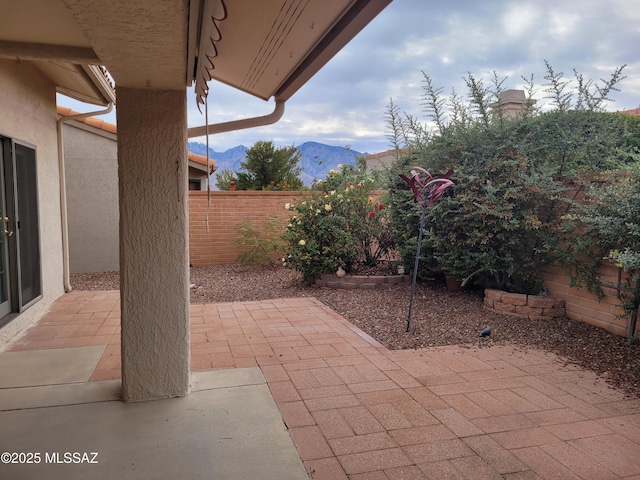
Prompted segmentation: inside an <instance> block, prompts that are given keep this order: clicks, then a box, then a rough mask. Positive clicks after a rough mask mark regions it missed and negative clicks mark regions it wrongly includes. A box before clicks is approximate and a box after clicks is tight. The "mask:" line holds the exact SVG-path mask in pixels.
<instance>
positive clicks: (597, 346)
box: [71, 265, 640, 398]
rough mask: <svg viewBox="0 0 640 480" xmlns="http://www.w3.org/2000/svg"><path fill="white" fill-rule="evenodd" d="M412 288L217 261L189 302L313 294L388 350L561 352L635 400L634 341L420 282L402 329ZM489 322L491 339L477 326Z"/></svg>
mask: <svg viewBox="0 0 640 480" xmlns="http://www.w3.org/2000/svg"><path fill="white" fill-rule="evenodd" d="M71 283H72V286H73V287H74V288H75V289H77V290H110V289H118V288H119V277H118V273H117V272H108V273H100V274H82V275H72V277H71ZM410 290H411V289H410V285H409V284H403V285H395V286H391V287H387V288H383V289H378V290H330V289H324V288H317V287H315V286H308V285H306V284H305V283H304V282H303V281H302V277H301V276H300V275H299V274H298V273H296V272H293V271H291V270H288V269H285V268H282V267H246V266H241V265H220V266H215V267H202V268H192V269H191V303H195V304H199V303H212V302H238V301H249V300H267V299H271V298H290V297H315V298H317V299H318V300H320V301H321V302H323V303H324V304H325V305H327V306H329V307H331V308H332V309H333V310H335V311H336V312H338V313H340V314H341V315H342V316H344V317H345V318H346V319H347V320H349V321H350V322H352V323H353V324H354V325H357V326H358V327H359V328H361V329H362V330H364V331H365V332H367V333H368V334H369V335H371V336H372V337H374V338H375V339H376V340H378V341H379V342H380V343H382V344H384V345H386V346H387V347H388V348H390V349H409V348H420V347H430V346H441V345H470V346H481V347H484V346H490V345H495V344H512V345H513V344H515V345H518V346H521V347H523V348H526V347H535V348H541V349H544V350H547V351H551V352H554V353H556V354H559V355H561V356H563V357H564V358H565V359H566V361H567V362H568V363H575V364H577V365H580V366H583V367H585V368H588V369H590V370H592V371H594V372H596V373H598V374H599V375H601V376H602V377H603V378H605V379H606V380H607V381H608V382H609V383H610V384H611V385H613V386H614V387H617V388H620V389H622V390H623V391H625V392H626V393H627V394H629V395H630V396H633V397H636V398H640V342H638V341H636V342H634V343H633V344H632V345H629V344H628V343H627V339H626V338H624V337H621V336H618V335H613V334H611V333H609V332H607V331H605V330H603V329H600V328H596V327H593V326H590V325H587V324H583V323H580V322H575V321H572V320H569V319H565V318H563V319H558V320H554V321H549V322H531V321H527V320H522V319H519V318H515V317H510V316H507V315H500V314H496V313H493V312H489V311H486V310H484V309H483V307H482V292H479V291H466V292H457V293H450V292H448V291H447V289H446V288H445V286H444V283H443V282H442V281H434V282H431V283H425V284H419V285H418V286H417V288H416V295H415V298H414V304H413V313H412V328H411V331H410V332H409V333H406V332H405V330H406V322H407V312H408V304H409V295H410ZM487 326H490V327H491V328H492V334H491V336H490V337H485V338H481V337H480V331H481V330H482V329H483V328H485V327H487Z"/></svg>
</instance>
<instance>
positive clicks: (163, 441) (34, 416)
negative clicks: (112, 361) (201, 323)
mask: <svg viewBox="0 0 640 480" xmlns="http://www.w3.org/2000/svg"><path fill="white" fill-rule="evenodd" d="M215 374H219V376H220V377H221V378H220V380H219V381H216V379H215V378H213V377H215V376H216V375H215ZM198 376H199V375H198V374H196V375H195V377H196V379H197V377H198ZM205 377H206V378H204V379H203V380H201V381H200V380H198V381H196V383H197V384H198V385H200V386H201V387H203V385H205V384H209V385H216V384H217V385H225V386H220V387H217V388H208V389H206V390H200V391H197V392H194V393H192V394H191V395H190V396H188V397H184V398H175V399H168V400H157V401H153V402H144V403H134V404H125V403H122V402H119V401H107V402H102V403H87V404H81V405H68V406H60V407H46V408H34V409H26V410H14V411H5V412H0V452H21V453H28V452H30V453H33V454H35V453H38V454H39V455H38V457H39V458H38V460H37V461H38V462H39V463H32V464H23V465H18V464H7V463H4V464H2V465H0V478H11V479H29V480H33V479H50V480H57V479H87V478H91V479H110V480H111V479H114V478H118V479H121V480H125V479H132V480H133V479H135V480H139V479H155V478H188V479H213V478H215V479H222V480H224V479H234V480H235V479H241V478H242V479H244V478H246V479H265V480H267V479H268V480H271V479H276V478H277V479H285V480H287V479H290V480H302V479H307V478H308V476H307V474H306V471H305V468H304V466H303V464H302V462H301V460H300V457H299V456H298V453H297V451H296V448H295V446H294V444H293V441H292V439H291V437H290V436H289V433H288V431H287V430H286V428H285V426H284V423H283V422H282V417H281V416H280V412H279V411H278V408H277V407H276V404H275V402H274V401H273V398H272V397H271V394H270V392H269V388H268V386H267V384H266V381H265V379H264V377H262V374H261V373H260V370H259V369H258V368H251V369H245V371H244V372H241V373H240V376H239V379H238V380H239V381H236V382H232V381H229V380H228V378H225V377H228V372H225V371H220V372H207V375H206V376H205ZM260 377H261V378H262V381H261V383H259V384H250V385H243V383H244V382H245V381H247V380H249V381H250V382H254V383H255V381H256V379H259V378H260ZM234 383H235V385H234ZM96 454H97V455H96ZM32 460H33V461H36V460H35V457H33V456H32ZM67 462H69V463H67ZM74 462H78V463H74ZM90 462H97V463H90Z"/></svg>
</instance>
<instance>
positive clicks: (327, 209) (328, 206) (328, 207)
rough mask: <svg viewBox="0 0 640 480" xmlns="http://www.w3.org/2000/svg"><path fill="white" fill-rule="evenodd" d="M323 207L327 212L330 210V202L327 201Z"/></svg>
mask: <svg viewBox="0 0 640 480" xmlns="http://www.w3.org/2000/svg"><path fill="white" fill-rule="evenodd" d="M324 209H325V210H326V211H327V212H330V211H331V204H330V203H327V204H326V205H325V206H324Z"/></svg>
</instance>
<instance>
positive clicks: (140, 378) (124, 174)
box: [117, 88, 190, 402]
mask: <svg viewBox="0 0 640 480" xmlns="http://www.w3.org/2000/svg"><path fill="white" fill-rule="evenodd" d="M117 98H118V107H117V119H118V181H119V200H120V295H121V300H120V303H121V309H122V311H121V315H122V317H121V318H122V394H123V399H124V401H129V402H136V401H143V400H153V399H158V398H167V397H179V396H184V395H188V394H189V378H190V376H189V236H188V218H189V216H188V206H187V201H188V188H187V169H188V163H187V110H186V95H185V91H167V90H164V91H153V90H139V89H129V88H118V89H117Z"/></svg>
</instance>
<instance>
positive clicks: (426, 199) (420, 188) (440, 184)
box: [400, 167, 453, 332]
mask: <svg viewBox="0 0 640 480" xmlns="http://www.w3.org/2000/svg"><path fill="white" fill-rule="evenodd" d="M413 168H414V170H411V178H408V177H407V176H406V175H400V178H401V179H402V180H404V181H405V182H407V185H409V186H410V187H411V191H412V192H413V196H414V197H415V199H416V200H417V201H418V202H419V203H420V205H421V206H422V216H421V217H420V230H419V233H418V248H417V249H416V260H415V263H414V265H413V281H412V282H411V297H410V299H409V315H408V316H407V330H406V331H407V332H408V331H409V327H410V326H411V310H412V309H413V296H414V294H415V291H416V281H417V278H418V262H419V261H420V247H422V234H423V231H424V219H425V216H426V214H427V207H428V206H429V205H431V204H432V203H435V202H437V201H438V199H439V198H440V197H441V196H442V194H443V193H444V191H445V190H446V189H447V188H448V187H450V186H451V185H453V182H452V181H451V180H449V177H450V176H451V174H452V173H453V170H449V171H448V172H447V173H446V174H445V175H443V176H442V177H439V178H434V177H433V175H431V174H430V173H429V172H428V171H427V170H425V169H424V168H420V167H413ZM417 170H419V171H421V172H423V173H424V174H425V175H426V180H425V181H424V182H423V181H422V180H420V174H419V173H418V172H417Z"/></svg>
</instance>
